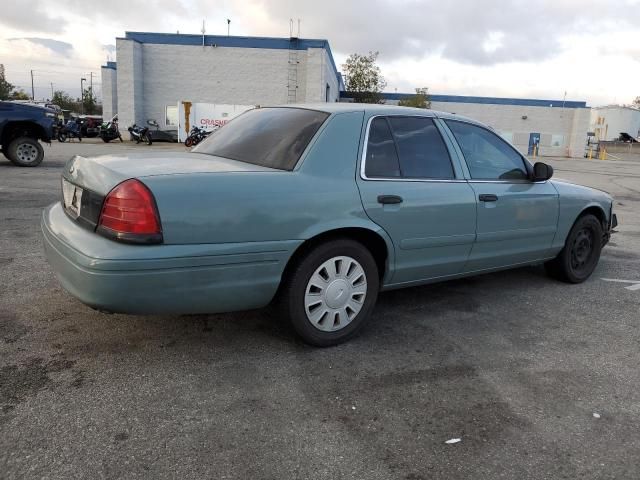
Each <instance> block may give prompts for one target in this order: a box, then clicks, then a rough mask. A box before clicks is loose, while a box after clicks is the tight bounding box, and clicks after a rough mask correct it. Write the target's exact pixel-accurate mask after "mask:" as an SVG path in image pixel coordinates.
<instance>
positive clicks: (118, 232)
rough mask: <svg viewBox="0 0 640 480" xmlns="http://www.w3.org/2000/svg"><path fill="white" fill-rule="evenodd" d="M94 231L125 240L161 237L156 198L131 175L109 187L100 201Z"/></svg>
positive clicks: (158, 238) (150, 239) (157, 240)
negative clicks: (103, 198)
mask: <svg viewBox="0 0 640 480" xmlns="http://www.w3.org/2000/svg"><path fill="white" fill-rule="evenodd" d="M98 231H100V232H101V233H105V234H107V235H109V236H115V237H117V238H119V239H121V240H125V241H127V240H129V241H141V242H143V243H158V242H159V241H162V228H161V227H160V219H159V217H158V211H157V208H156V202H155V200H154V198H153V194H152V193H151V191H149V189H148V188H147V187H146V185H145V184H144V183H142V182H140V181H139V180H134V179H131V180H126V181H124V182H122V183H121V184H119V185H117V186H116V187H115V188H114V189H113V190H111V191H110V192H109V194H108V195H107V198H105V200H104V203H103V204H102V212H101V213H100V220H99V221H98Z"/></svg>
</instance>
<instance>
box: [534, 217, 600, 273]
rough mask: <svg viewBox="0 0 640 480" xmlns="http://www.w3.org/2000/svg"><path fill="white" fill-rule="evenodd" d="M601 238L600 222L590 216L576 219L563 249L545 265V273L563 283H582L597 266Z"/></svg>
mask: <svg viewBox="0 0 640 480" xmlns="http://www.w3.org/2000/svg"><path fill="white" fill-rule="evenodd" d="M602 238H603V237H602V225H601V223H600V220H598V219H597V218H596V217H595V216H593V215H591V214H587V215H583V216H582V217H580V218H578V220H576V223H575V224H574V225H573V228H572V229H571V231H570V232H569V235H568V236H567V240H566V242H565V245H564V248H563V249H562V250H561V251H560V253H559V254H558V256H557V257H556V258H554V259H553V260H551V261H549V262H547V263H545V268H546V270H547V272H548V273H549V274H550V275H551V276H552V277H554V278H557V279H558V280H562V281H563V282H568V283H582V282H584V281H585V280H586V279H587V278H589V277H590V276H591V274H592V273H593V271H594V270H595V268H596V266H597V265H598V260H599V259H600V252H601V250H602Z"/></svg>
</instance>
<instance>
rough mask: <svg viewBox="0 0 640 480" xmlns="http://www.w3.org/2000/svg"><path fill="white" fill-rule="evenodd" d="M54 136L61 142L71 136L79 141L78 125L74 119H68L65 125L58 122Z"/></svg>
mask: <svg viewBox="0 0 640 480" xmlns="http://www.w3.org/2000/svg"><path fill="white" fill-rule="evenodd" d="M56 137H57V138H58V141H59V142H61V143H64V142H66V141H67V140H69V139H71V138H77V139H78V141H80V142H81V141H82V134H81V133H80V125H79V124H78V123H77V122H76V121H75V120H69V121H68V122H67V124H66V125H62V124H59V125H58V128H57V135H56Z"/></svg>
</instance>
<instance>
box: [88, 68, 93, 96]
mask: <svg viewBox="0 0 640 480" xmlns="http://www.w3.org/2000/svg"><path fill="white" fill-rule="evenodd" d="M89 88H90V89H91V93H93V72H89Z"/></svg>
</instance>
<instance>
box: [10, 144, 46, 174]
mask: <svg viewBox="0 0 640 480" xmlns="http://www.w3.org/2000/svg"><path fill="white" fill-rule="evenodd" d="M7 156H8V157H9V160H10V161H11V163H13V164H14V165H17V166H19V167H35V166H37V165H40V163H42V160H43V159H44V148H42V145H40V142H38V141H37V140H36V139H34V138H31V137H19V138H16V139H15V140H13V141H12V142H11V143H10V144H9V148H8V149H7Z"/></svg>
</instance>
